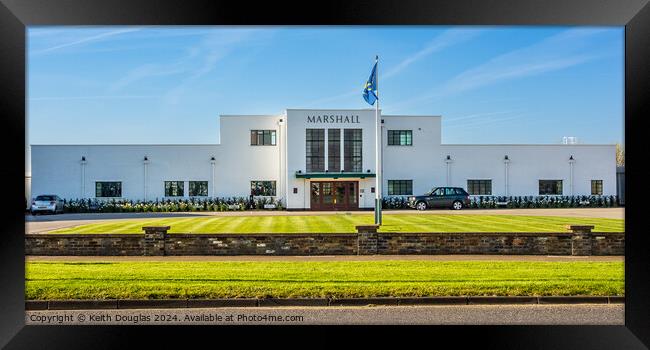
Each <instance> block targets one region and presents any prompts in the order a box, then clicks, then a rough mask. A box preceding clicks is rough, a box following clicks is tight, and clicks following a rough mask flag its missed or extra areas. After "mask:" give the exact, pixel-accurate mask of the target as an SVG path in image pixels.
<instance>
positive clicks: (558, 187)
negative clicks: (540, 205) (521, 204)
mask: <svg viewBox="0 0 650 350" xmlns="http://www.w3.org/2000/svg"><path fill="white" fill-rule="evenodd" d="M539 194H540V195H544V194H547V195H555V194H560V195H561V194H562V180H539Z"/></svg>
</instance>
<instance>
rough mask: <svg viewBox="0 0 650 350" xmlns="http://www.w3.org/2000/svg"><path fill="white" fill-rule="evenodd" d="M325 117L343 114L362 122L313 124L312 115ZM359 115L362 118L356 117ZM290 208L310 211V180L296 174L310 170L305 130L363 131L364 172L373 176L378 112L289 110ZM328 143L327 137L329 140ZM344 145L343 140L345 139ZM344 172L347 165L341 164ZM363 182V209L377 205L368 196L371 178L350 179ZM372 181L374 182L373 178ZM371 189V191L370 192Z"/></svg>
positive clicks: (287, 116) (359, 110)
mask: <svg viewBox="0 0 650 350" xmlns="http://www.w3.org/2000/svg"><path fill="white" fill-rule="evenodd" d="M324 115H328V116H329V115H342V116H355V121H357V120H358V123H346V122H338V123H337V122H327V123H310V122H308V118H307V117H308V116H321V117H322V116H324ZM356 116H358V118H356ZM286 118H287V126H286V128H287V131H286V134H287V136H288V137H287V157H286V159H287V181H286V183H287V208H290V209H297V208H309V205H310V203H309V200H310V198H309V180H305V179H302V178H296V176H295V174H296V171H298V170H301V171H302V172H303V173H304V172H305V171H306V160H305V159H306V148H307V147H306V143H305V135H306V133H305V129H308V128H311V129H362V130H363V131H362V139H363V148H362V164H363V165H362V170H363V172H366V171H367V170H368V169H370V171H371V172H372V173H374V172H375V110H374V109H340V110H339V109H337V110H331V109H318V110H315V109H288V110H287V115H286ZM325 140H327V136H326V138H325ZM341 143H343V137H341ZM325 145H326V146H325V148H326V156H327V141H326V142H325ZM341 161H343V152H341ZM327 166H328V164H327V158H326V160H325V169H327ZM341 169H343V166H342V165H341ZM357 180H359V181H360V184H359V187H360V188H364V193H361V191H359V192H360V193H359V194H360V198H359V206H360V207H362V208H364V207H372V206H374V203H373V197H372V196H368V194H369V193H370V187H373V186H374V185H373V186H370V185H368V183H369V182H370V181H368V179H365V180H360V179H349V181H357ZM371 181H374V179H372V180H371ZM293 188H297V189H298V193H295V194H294V193H293ZM366 188H367V189H366Z"/></svg>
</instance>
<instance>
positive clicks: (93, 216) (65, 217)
mask: <svg viewBox="0 0 650 350" xmlns="http://www.w3.org/2000/svg"><path fill="white" fill-rule="evenodd" d="M384 214H385V215H403V214H416V215H440V214H446V215H532V216H565V217H582V218H609V219H624V218H625V209H624V208H558V209H466V210H426V211H417V210H388V211H384ZM274 215H296V216H300V215H372V213H371V212H368V211H353V212H331V211H300V212H295V211H291V212H288V211H233V212H189V213H83V214H59V215H37V216H32V215H25V226H26V227H25V231H26V232H27V233H42V232H47V231H52V230H56V229H60V228H65V227H73V226H79V225H86V224H93V223H98V222H102V221H111V220H141V219H150V218H187V217H206V216H274Z"/></svg>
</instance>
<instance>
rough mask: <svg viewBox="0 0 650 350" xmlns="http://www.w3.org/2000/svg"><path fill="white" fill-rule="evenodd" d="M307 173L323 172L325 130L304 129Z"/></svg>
mask: <svg viewBox="0 0 650 350" xmlns="http://www.w3.org/2000/svg"><path fill="white" fill-rule="evenodd" d="M305 131H306V135H305V143H306V146H307V152H306V156H307V159H306V169H307V172H308V173H310V172H315V171H325V129H306V130H305Z"/></svg>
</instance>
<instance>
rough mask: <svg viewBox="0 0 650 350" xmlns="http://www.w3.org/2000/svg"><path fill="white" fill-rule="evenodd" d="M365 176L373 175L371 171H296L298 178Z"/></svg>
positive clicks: (363, 177) (362, 177)
mask: <svg viewBox="0 0 650 350" xmlns="http://www.w3.org/2000/svg"><path fill="white" fill-rule="evenodd" d="M367 177H375V174H373V173H362V172H357V173H344V172H331V173H330V172H319V173H303V172H297V171H296V178H299V179H301V178H302V179H349V178H361V179H365V178H367Z"/></svg>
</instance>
